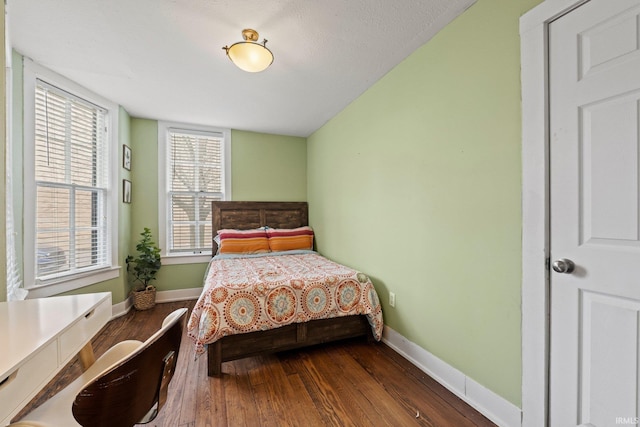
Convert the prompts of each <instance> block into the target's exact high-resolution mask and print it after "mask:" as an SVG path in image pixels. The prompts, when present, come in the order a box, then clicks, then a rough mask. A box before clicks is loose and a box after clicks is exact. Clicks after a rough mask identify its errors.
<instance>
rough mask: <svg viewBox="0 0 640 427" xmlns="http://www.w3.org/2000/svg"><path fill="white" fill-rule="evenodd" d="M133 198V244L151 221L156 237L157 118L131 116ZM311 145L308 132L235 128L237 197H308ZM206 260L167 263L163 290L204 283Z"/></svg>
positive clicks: (162, 274)
mask: <svg viewBox="0 0 640 427" xmlns="http://www.w3.org/2000/svg"><path fill="white" fill-rule="evenodd" d="M131 148H132V151H133V156H132V165H131V170H132V173H131V181H132V203H131V209H132V210H131V233H132V234H133V238H132V240H131V243H130V248H129V250H130V251H131V252H132V253H133V250H134V249H135V243H136V241H137V240H138V239H139V233H141V232H142V229H143V228H144V227H149V228H150V229H151V231H152V233H153V235H154V237H155V238H156V242H157V237H158V122H157V121H155V120H148V119H137V118H133V119H132V120H131ZM306 156H307V149H306V144H305V139H304V138H297V137H290V136H281V135H269V134H262V133H254V132H244V131H237V130H232V131H231V158H232V160H231V163H232V164H231V185H232V189H231V194H232V199H233V200H266V201H270V200H274V201H275V200H298V201H305V200H306V199H307V194H306V175H307V169H306V162H307V158H306ZM206 266H207V264H206V263H199V264H183V265H163V266H162V268H161V269H160V272H159V273H158V279H157V283H156V286H157V288H158V290H159V291H165V290H176V289H189V288H195V287H199V286H202V279H203V277H204V271H205V269H206Z"/></svg>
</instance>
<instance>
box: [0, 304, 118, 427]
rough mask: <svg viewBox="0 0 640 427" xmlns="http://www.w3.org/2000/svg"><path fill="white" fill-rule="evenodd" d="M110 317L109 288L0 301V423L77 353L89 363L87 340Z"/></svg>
mask: <svg viewBox="0 0 640 427" xmlns="http://www.w3.org/2000/svg"><path fill="white" fill-rule="evenodd" d="M110 319H111V292H102V293H96V294H86V295H73V296H61V297H50V298H41V299H32V300H25V301H12V302H2V303H0V426H4V425H6V424H8V423H9V422H10V420H11V418H13V417H14V416H15V415H16V414H17V413H18V412H20V410H21V409H22V408H23V407H24V406H25V405H26V404H27V403H29V401H30V400H31V399H33V397H34V396H35V395H36V394H38V392H39V391H40V390H42V388H43V387H44V386H46V385H47V383H48V382H49V381H50V380H51V379H52V378H53V377H54V376H55V375H56V374H57V373H58V372H60V370H62V368H64V366H65V365H66V364H67V363H68V362H69V361H70V360H71V359H72V358H73V357H74V356H75V355H76V354H78V353H80V352H81V351H82V353H81V356H82V357H81V360H82V362H83V363H91V362H92V360H91V359H92V358H93V350H92V348H91V338H93V336H94V335H95V334H96V333H98V331H100V329H102V327H103V326H104V325H105V324H106V323H107V322H108V321H109V320H110Z"/></svg>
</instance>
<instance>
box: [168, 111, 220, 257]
mask: <svg viewBox="0 0 640 427" xmlns="http://www.w3.org/2000/svg"><path fill="white" fill-rule="evenodd" d="M158 135H159V146H160V147H161V150H160V151H161V153H160V158H161V159H162V160H164V164H163V165H161V166H160V168H159V169H160V187H161V188H162V189H163V190H162V191H163V194H161V195H160V203H161V206H160V217H161V218H160V224H163V225H164V226H163V225H161V227H160V228H161V229H163V228H164V230H163V231H164V235H161V241H162V242H164V246H163V249H164V255H165V256H168V257H174V259H173V260H168V261H169V263H171V262H174V263H180V262H201V261H203V259H201V258H202V255H206V256H205V258H204V260H207V259H208V258H209V257H210V255H211V239H212V236H211V202H212V201H214V200H225V199H229V189H230V185H229V179H228V176H229V167H228V163H229V162H228V155H229V144H230V136H229V135H230V132H229V131H228V130H221V129H213V128H206V127H193V126H186V125H178V124H167V123H161V124H160V126H159V132H158ZM161 234H162V233H161ZM198 257H200V258H198ZM163 262H165V261H164V260H163Z"/></svg>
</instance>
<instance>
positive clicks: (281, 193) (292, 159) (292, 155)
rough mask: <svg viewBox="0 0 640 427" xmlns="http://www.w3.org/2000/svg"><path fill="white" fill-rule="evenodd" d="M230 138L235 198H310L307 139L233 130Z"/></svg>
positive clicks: (233, 193) (270, 199) (232, 183)
mask: <svg viewBox="0 0 640 427" xmlns="http://www.w3.org/2000/svg"><path fill="white" fill-rule="evenodd" d="M231 141H232V144H233V145H232V147H231V171H232V173H233V177H232V179H231V186H232V188H231V194H232V198H233V199H234V200H249V201H284V202H297V201H305V200H307V145H306V139H304V138H298V137H295V136H281V135H269V134H264V133H254V132H244V131H238V130H234V131H232V133H231Z"/></svg>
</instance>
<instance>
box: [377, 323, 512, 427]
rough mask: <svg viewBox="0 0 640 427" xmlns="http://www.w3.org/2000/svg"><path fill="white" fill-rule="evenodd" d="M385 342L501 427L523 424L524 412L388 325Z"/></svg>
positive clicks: (384, 334)
mask: <svg viewBox="0 0 640 427" xmlns="http://www.w3.org/2000/svg"><path fill="white" fill-rule="evenodd" d="M382 341H383V342H384V343H385V344H387V345H388V346H389V347H391V348H393V349H394V350H395V351H396V352H398V353H399V354H401V355H402V356H403V357H404V358H406V359H407V360H409V361H410V362H411V363H413V364H414V365H416V366H417V367H418V368H420V369H421V370H422V371H424V372H425V373H427V374H428V375H429V376H430V377H432V378H433V379H434V380H436V381H438V382H439V383H440V384H442V385H443V386H445V387H446V388H447V389H449V390H450V391H451V392H452V393H453V394H455V395H456V396H458V397H459V398H460V399H462V400H464V401H465V402H466V403H468V404H469V405H470V406H472V407H473V408H475V409H477V410H478V411H479V412H480V413H482V415H484V416H485V417H487V418H488V419H490V420H491V421H493V422H494V423H496V424H497V425H499V426H501V427H521V426H522V411H521V410H520V408H518V407H517V406H515V405H514V404H513V403H511V402H509V401H508V400H506V399H504V398H503V397H501V396H499V395H497V394H496V393H494V392H493V391H491V390H489V389H488V388H486V387H484V386H483V385H481V384H479V383H478V382H476V381H474V380H472V379H471V378H469V377H467V376H466V375H465V374H463V373H462V372H460V371H459V370H457V369H456V368H454V367H453V366H451V365H449V364H447V363H446V362H444V361H442V360H441V359H438V358H437V357H436V356H434V355H433V354H431V353H429V352H428V351H427V350H425V349H423V348H422V347H420V346H419V345H417V344H415V343H414V342H411V341H409V340H408V339H406V338H405V337H403V336H402V335H400V334H399V333H398V332H396V331H394V330H393V329H391V328H390V327H388V326H385V327H384V331H383V334H382Z"/></svg>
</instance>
